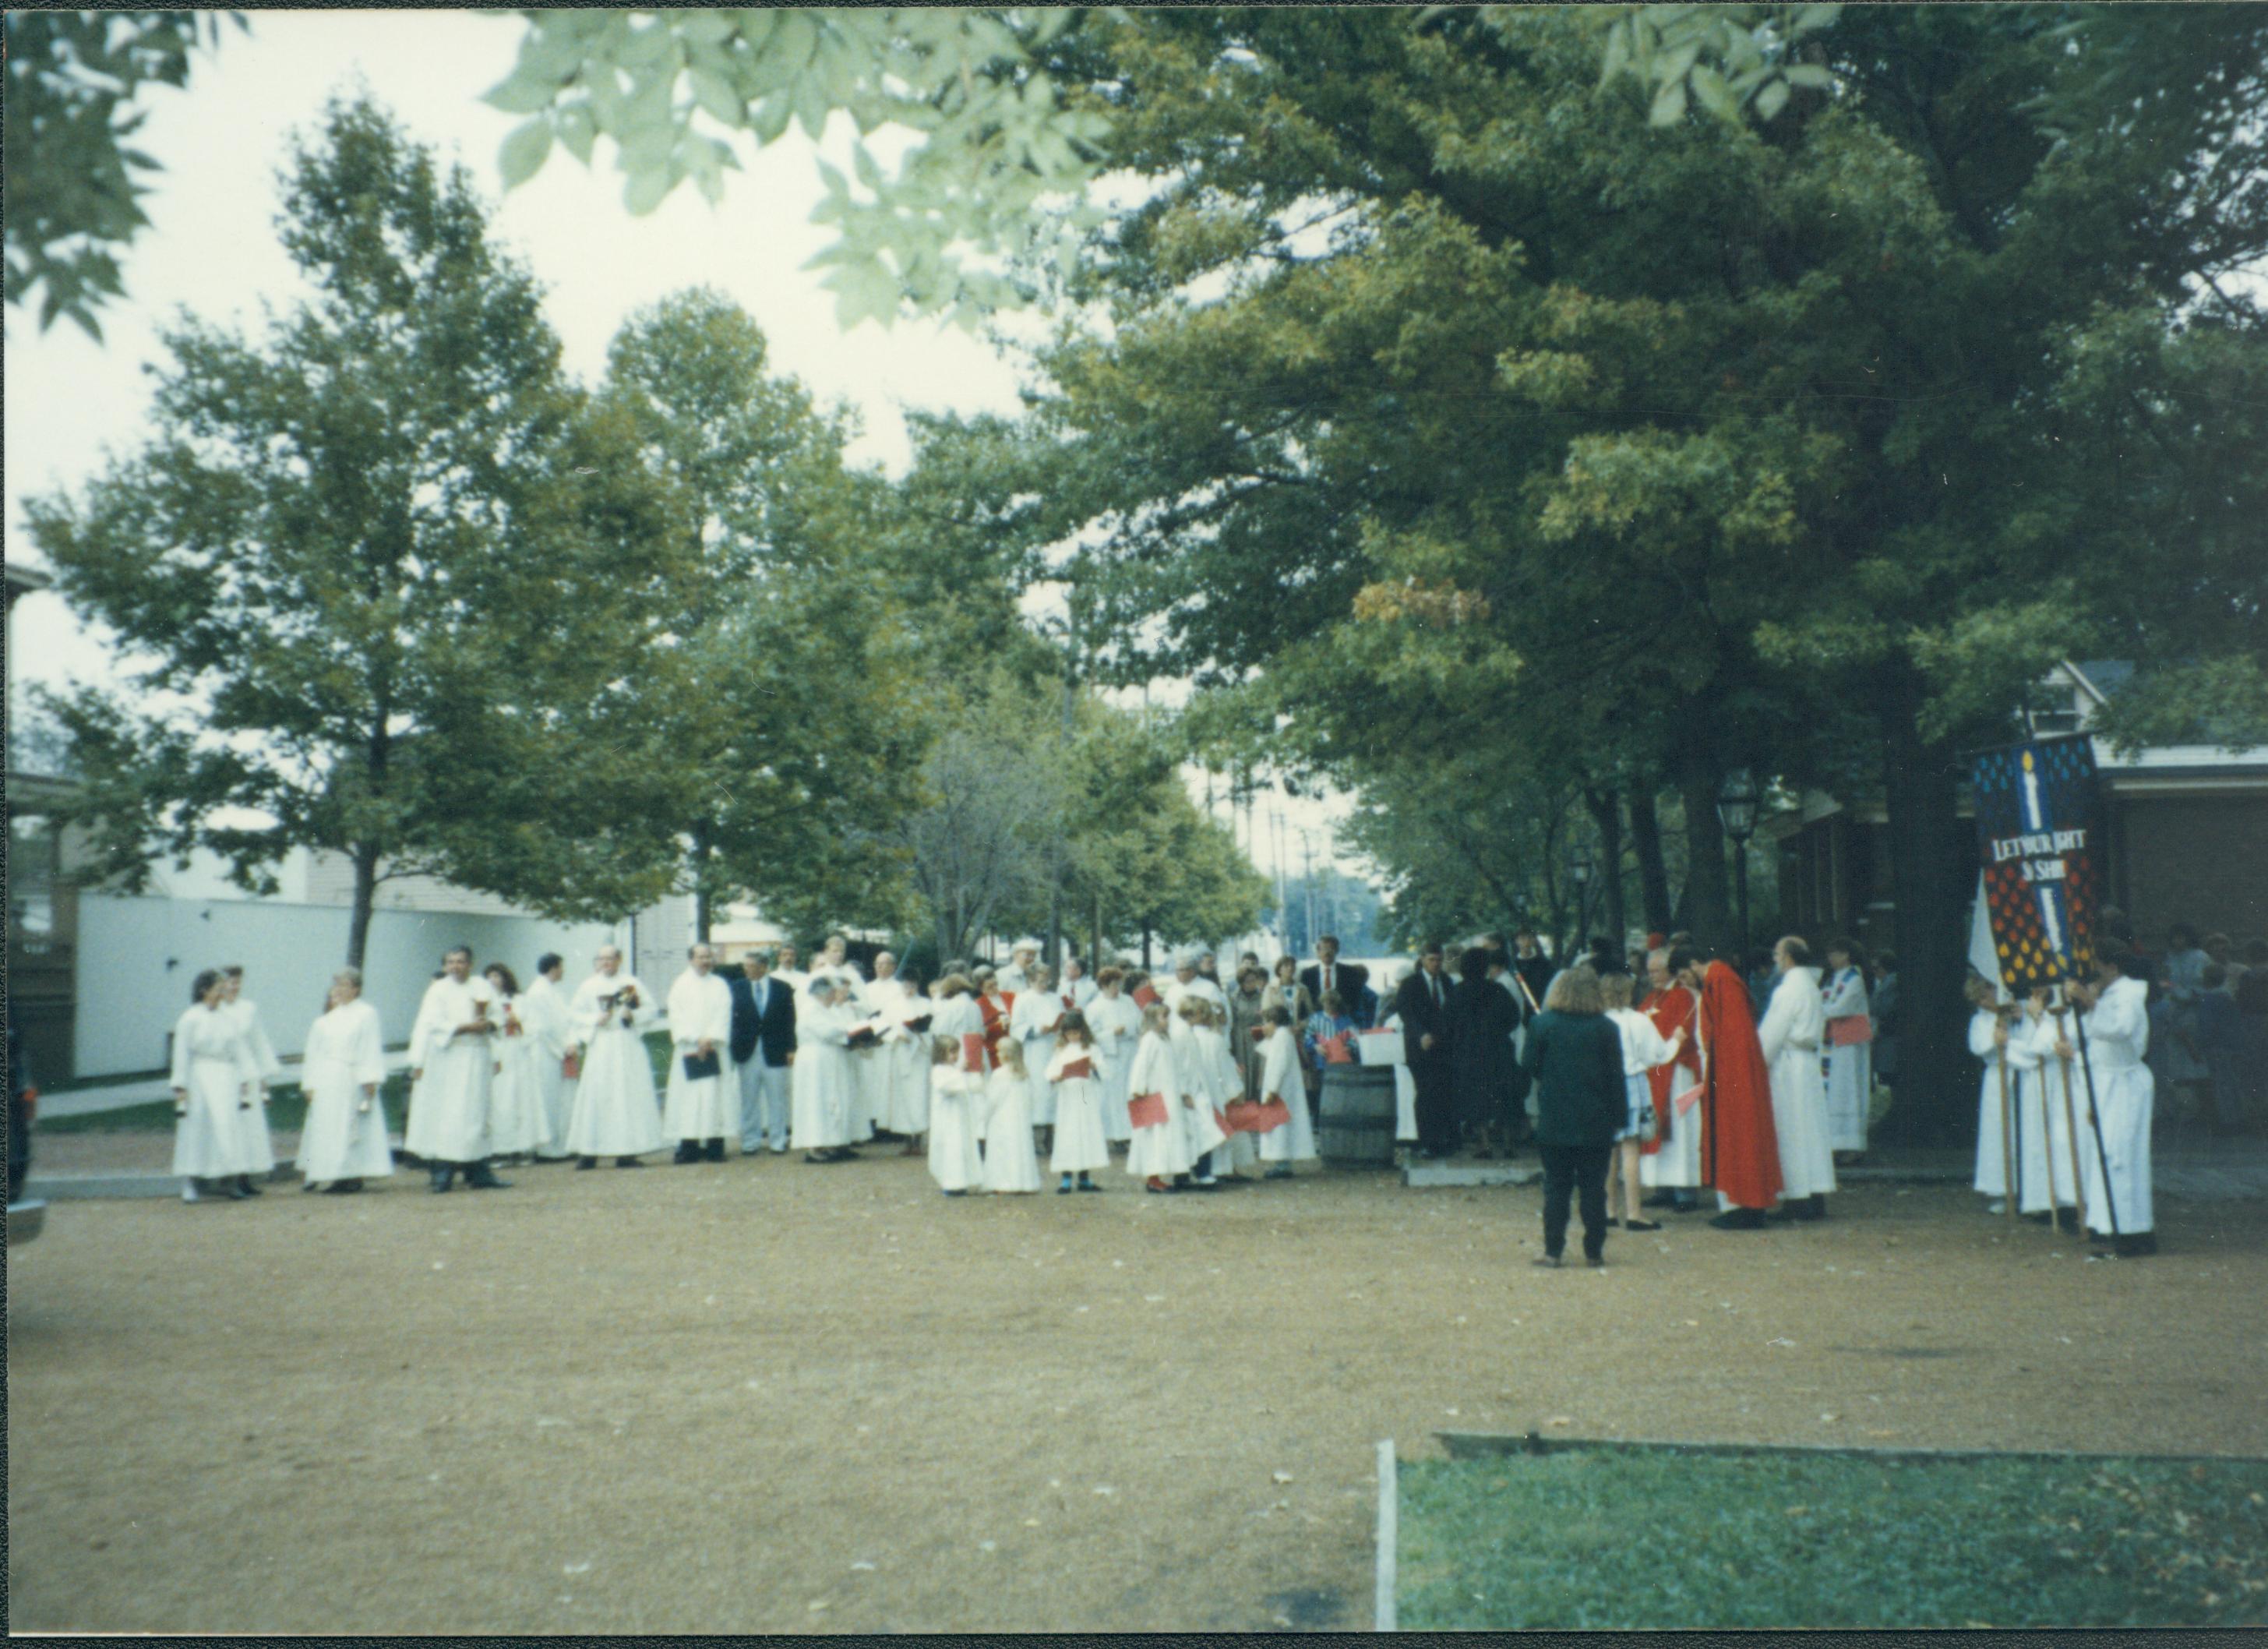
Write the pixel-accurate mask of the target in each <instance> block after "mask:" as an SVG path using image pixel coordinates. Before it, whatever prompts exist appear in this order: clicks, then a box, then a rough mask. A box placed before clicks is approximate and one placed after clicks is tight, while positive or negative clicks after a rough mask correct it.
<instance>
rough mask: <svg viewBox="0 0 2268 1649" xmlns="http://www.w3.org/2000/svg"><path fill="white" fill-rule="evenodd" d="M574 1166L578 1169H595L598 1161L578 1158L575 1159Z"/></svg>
mask: <svg viewBox="0 0 2268 1649" xmlns="http://www.w3.org/2000/svg"><path fill="white" fill-rule="evenodd" d="M575 1165H576V1166H577V1167H578V1168H595V1167H597V1166H598V1165H599V1159H598V1158H597V1157H577V1158H576V1159H575Z"/></svg>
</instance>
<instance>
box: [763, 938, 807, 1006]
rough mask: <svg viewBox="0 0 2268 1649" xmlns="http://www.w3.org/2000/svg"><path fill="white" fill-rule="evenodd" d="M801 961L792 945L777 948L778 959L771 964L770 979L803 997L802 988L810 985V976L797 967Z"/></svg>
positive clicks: (797, 951)
mask: <svg viewBox="0 0 2268 1649" xmlns="http://www.w3.org/2000/svg"><path fill="white" fill-rule="evenodd" d="M801 961H802V953H801V952H800V951H799V950H797V949H796V948H795V947H794V946H793V945H792V944H784V945H782V946H780V948H779V956H778V959H777V960H776V961H775V962H774V963H773V964H772V977H773V978H774V979H776V980H778V981H779V982H780V983H781V984H783V985H784V986H786V987H788V988H789V989H790V990H792V991H793V992H794V993H795V994H796V995H799V996H800V995H803V991H804V987H806V985H808V984H810V983H811V975H810V974H809V973H807V972H805V971H804V970H803V968H802V967H801V966H800V965H799V964H800V962H801ZM799 1005H800V1004H799Z"/></svg>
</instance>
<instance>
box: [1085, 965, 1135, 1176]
mask: <svg viewBox="0 0 2268 1649" xmlns="http://www.w3.org/2000/svg"><path fill="white" fill-rule="evenodd" d="M1095 978H1096V979H1097V980H1100V981H1101V987H1100V988H1099V989H1098V991H1097V992H1096V994H1095V995H1094V999H1093V1000H1092V1001H1090V1002H1088V1003H1087V1004H1086V1009H1085V1011H1086V1024H1087V1028H1088V1029H1089V1030H1091V1031H1093V1032H1094V1057H1095V1061H1096V1063H1097V1065H1098V1066H1099V1067H1100V1069H1101V1072H1102V1136H1103V1138H1105V1139H1107V1140H1108V1141H1109V1142H1111V1143H1112V1144H1114V1145H1121V1144H1123V1143H1125V1142H1126V1141H1127V1140H1129V1139H1130V1138H1131V1137H1132V1136H1133V1133H1134V1129H1133V1127H1132V1125H1131V1124H1130V1122H1129V1121H1128V1120H1127V1116H1126V1105H1127V1101H1128V1099H1129V1098H1130V1097H1131V1092H1132V1091H1131V1090H1130V1088H1129V1086H1128V1083H1130V1081H1131V1080H1132V1078H1133V1074H1134V1048H1135V1045H1136V1044H1137V1043H1138V1042H1139V1041H1140V1040H1141V1039H1142V1009H1141V1008H1140V1007H1139V1006H1138V1004H1137V1003H1136V1002H1135V1001H1134V999H1133V998H1132V997H1130V996H1129V995H1126V976H1125V974H1124V973H1123V972H1121V971H1120V970H1118V969H1117V968H1115V967H1107V968H1105V969H1103V970H1102V972H1100V973H1098V974H1096V975H1095Z"/></svg>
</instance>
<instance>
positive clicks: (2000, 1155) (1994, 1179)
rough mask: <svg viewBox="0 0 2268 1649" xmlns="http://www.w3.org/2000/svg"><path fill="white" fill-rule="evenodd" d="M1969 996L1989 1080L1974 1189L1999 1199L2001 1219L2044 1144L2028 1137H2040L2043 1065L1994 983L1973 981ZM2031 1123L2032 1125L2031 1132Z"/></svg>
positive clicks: (1981, 1107)
mask: <svg viewBox="0 0 2268 1649" xmlns="http://www.w3.org/2000/svg"><path fill="white" fill-rule="evenodd" d="M1968 996H1969V1002H1970V1006H1971V1007H1972V1008H1974V1009H1976V1011H1975V1012H1974V1013H1972V1014H1970V1017H1969V1051H1970V1053H1971V1054H1974V1055H1975V1056H1976V1057H1977V1058H1978V1059H1980V1060H1982V1061H1984V1062H1985V1080H1984V1081H1983V1082H1982V1083H1979V1084H1978V1085H1977V1172H1976V1174H1975V1176H1974V1178H1973V1179H1971V1180H1970V1185H1971V1186H1972V1187H1973V1188H1975V1189H1976V1190H1977V1191H1979V1192H1982V1193H1983V1194H1985V1195H1986V1196H1989V1197H1993V1198H1996V1199H1998V1200H1997V1201H1995V1202H1992V1204H1991V1205H1990V1207H1989V1209H1988V1210H1987V1211H1988V1212H1991V1213H1994V1214H2000V1213H2005V1212H2006V1211H2007V1199H2008V1198H2009V1197H2011V1196H2013V1195H2016V1194H2018V1192H2017V1186H2018V1185H2019V1184H2021V1179H2022V1176H2023V1174H2024V1172H2026V1171H2027V1165H2029V1163H2030V1161H2031V1158H2032V1156H2033V1154H2034V1153H2035V1152H2036V1151H2037V1150H2039V1147H2040V1145H2041V1143H2042V1141H2041V1140H2039V1139H2029V1138H2027V1137H2026V1135H2027V1133H2028V1132H2029V1133H2034V1134H2036V1133H2039V1132H2040V1128H2039V1117H2038V1110H2039V1106H2038V1103H2037V1101H2036V1098H2034V1096H2033V1094H2032V1087H2033V1084H2034V1082H2035V1081H2036V1072H2037V1071H2038V1069H2039V1063H2040V1061H2039V1055H2038V1054H2036V1053H2035V1052H2034V1051H2033V1050H2032V1046H2031V1043H2030V1039H2029V1036H2028V1035H2027V1034H2026V1032H2025V1028H2024V1027H2023V1025H2022V1024H2021V1021H2020V1020H2019V1019H2018V1010H2017V1009H2016V1008H2015V1006H2014V1004H2013V1003H2012V1004H2009V1005H2007V1006H2006V1007H2003V1006H2002V1005H2001V1004H2000V1003H1999V993H1998V991H1997V990H1996V989H1995V988H1994V987H1993V985H1992V981H1991V980H1986V979H1984V978H1981V977H1979V976H1977V975H1975V974H1972V975H1970V980H1969V987H1968ZM2012 1022H2013V1023H2012ZM2004 1068H2005V1069H2006V1070H2007V1081H2006V1082H2005V1083H2003V1081H2002V1078H2001V1072H2002V1070H2003V1069H2004ZM2028 1101H2029V1102H2030V1103H2029V1105H2028V1104H2027V1102H2028ZM2027 1123H2029V1124H2031V1127H2030V1128H2029V1129H2028V1128H2026V1126H2025V1125H2026V1124H2027ZM2012 1146H2013V1147H2014V1157H2015V1164H2016V1171H2015V1172H2014V1174H2013V1175H2012V1174H2011V1172H2009V1169H2010V1164H2009V1151H2010V1148H2011V1147H2012Z"/></svg>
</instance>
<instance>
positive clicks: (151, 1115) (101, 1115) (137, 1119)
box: [39, 1031, 669, 1134]
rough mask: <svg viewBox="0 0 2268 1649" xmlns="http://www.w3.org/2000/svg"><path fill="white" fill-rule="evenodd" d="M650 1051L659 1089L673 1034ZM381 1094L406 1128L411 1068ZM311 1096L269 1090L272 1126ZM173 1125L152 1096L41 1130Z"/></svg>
mask: <svg viewBox="0 0 2268 1649" xmlns="http://www.w3.org/2000/svg"><path fill="white" fill-rule="evenodd" d="M645 1046H646V1054H647V1056H648V1057H649V1058H650V1059H651V1060H652V1061H653V1082H654V1087H655V1089H656V1090H657V1091H659V1089H660V1088H661V1086H662V1085H663V1083H666V1081H667V1080H668V1077H669V1035H668V1033H667V1032H662V1031H653V1032H647V1034H646V1039H645ZM379 1102H380V1103H381V1104H383V1105H385V1106H386V1123H387V1127H388V1128H391V1129H392V1130H393V1131H394V1133H396V1134H399V1133H401V1129H402V1126H403V1124H404V1121H405V1120H406V1119H407V1118H408V1116H409V1072H408V1071H406V1070H400V1071H396V1072H394V1075H393V1076H389V1077H387V1079H386V1086H385V1087H383V1088H381V1089H380V1090H379ZM306 1115H307V1098H306V1095H305V1094H303V1093H301V1092H300V1091H299V1084H298V1083H293V1082H286V1083H276V1085H275V1086H274V1087H272V1088H270V1089H269V1091H268V1126H269V1128H274V1129H275V1130H276V1132H278V1133H284V1134H291V1133H297V1132H298V1128H299V1125H300V1123H301V1122H303V1121H305V1120H306ZM39 1128H40V1133H42V1134H134V1133H142V1132H148V1131H151V1130H156V1131H161V1132H162V1131H169V1130H170V1129H171V1128H173V1101H172V1100H171V1099H152V1100H151V1101H150V1103H149V1104H147V1105H126V1106H122V1108H120V1109H118V1110H115V1111H96V1112H93V1113H90V1114H88V1115H85V1116H68V1117H43V1118H41V1119H40V1124H39Z"/></svg>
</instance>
